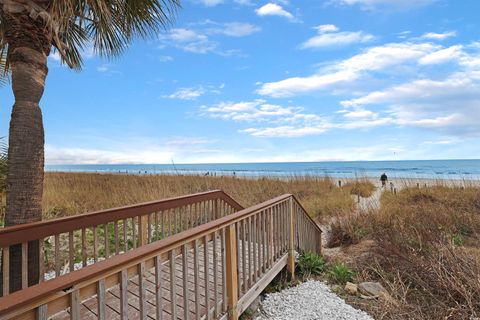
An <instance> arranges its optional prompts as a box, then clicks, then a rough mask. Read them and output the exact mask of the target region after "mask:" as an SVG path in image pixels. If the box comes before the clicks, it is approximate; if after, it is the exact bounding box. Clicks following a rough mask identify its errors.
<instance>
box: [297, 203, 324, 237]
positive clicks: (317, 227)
mask: <svg viewBox="0 0 480 320" xmlns="http://www.w3.org/2000/svg"><path fill="white" fill-rule="evenodd" d="M291 196H292V198H293V199H294V200H295V202H296V203H297V205H298V206H299V207H300V208H301V209H302V210H303V212H305V213H307V212H308V211H307V210H305V207H304V206H303V205H302V204H301V202H300V201H298V199H297V197H295V195H293V194H292V195H291ZM305 216H306V217H307V219H308V220H310V222H311V223H312V224H313V225H314V227H315V228H316V229H317V231H318V232H320V233H323V230H322V229H321V228H320V226H319V225H318V224H317V223H316V222H315V220H313V218H312V217H311V216H310V215H309V214H305Z"/></svg>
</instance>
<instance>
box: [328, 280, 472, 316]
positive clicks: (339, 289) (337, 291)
mask: <svg viewBox="0 0 480 320" xmlns="http://www.w3.org/2000/svg"><path fill="white" fill-rule="evenodd" d="M330 288H331V289H332V291H333V292H335V293H339V292H340V291H342V287H341V286H339V285H338V284H334V285H332V286H331V287H330ZM479 320H480V319H479Z"/></svg>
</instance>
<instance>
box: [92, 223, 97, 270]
mask: <svg viewBox="0 0 480 320" xmlns="http://www.w3.org/2000/svg"><path fill="white" fill-rule="evenodd" d="M92 232H93V261H94V262H97V260H98V249H97V246H98V243H97V227H96V226H93V228H92Z"/></svg>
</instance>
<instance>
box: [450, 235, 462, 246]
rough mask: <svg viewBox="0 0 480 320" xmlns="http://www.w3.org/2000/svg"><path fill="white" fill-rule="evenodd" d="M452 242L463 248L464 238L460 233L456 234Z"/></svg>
mask: <svg viewBox="0 0 480 320" xmlns="http://www.w3.org/2000/svg"><path fill="white" fill-rule="evenodd" d="M452 242H453V244H454V245H455V246H457V247H460V246H463V238H462V235H461V234H459V233H456V234H454V235H453V236H452Z"/></svg>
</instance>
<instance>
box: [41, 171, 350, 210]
mask: <svg viewBox="0 0 480 320" xmlns="http://www.w3.org/2000/svg"><path fill="white" fill-rule="evenodd" d="M214 189H222V190H224V191H225V192H226V193H228V194H229V195H230V196H231V197H233V198H234V199H235V200H237V201H238V202H239V203H240V204H242V205H243V206H245V207H248V206H251V205H254V204H258V203H260V202H262V201H266V200H268V199H271V198H273V197H276V196H279V195H282V194H285V193H292V194H294V195H295V196H297V197H298V199H299V200H300V202H301V203H302V204H303V205H304V206H305V208H306V210H307V211H308V212H309V213H310V214H311V215H312V216H313V217H315V218H321V217H327V216H333V215H339V214H343V213H345V212H350V211H352V210H354V208H355V204H354V201H353V200H352V198H351V196H350V195H349V191H347V190H345V189H343V188H337V187H336V186H335V184H334V182H333V181H332V180H330V179H329V178H324V177H289V178H281V179H280V178H259V179H250V178H239V177H236V178H234V177H204V176H192V175H190V176H179V175H122V174H95V173H47V174H46V175H45V188H44V200H43V208H44V218H45V219H50V218H53V217H59V216H66V215H73V214H78V213H83V212H89V211H93V210H99V209H106V208H112V207H118V206H123V205H130V204H135V203H139V202H144V201H150V200H158V199H164V198H167V197H174V196H180V195H185V194H191V193H196V192H202V191H208V190H214Z"/></svg>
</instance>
